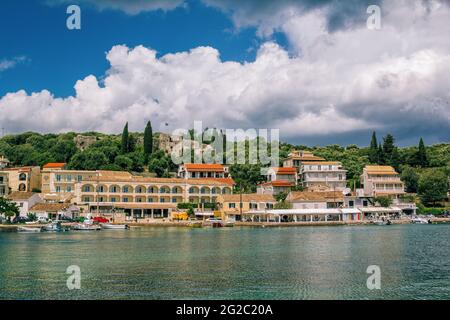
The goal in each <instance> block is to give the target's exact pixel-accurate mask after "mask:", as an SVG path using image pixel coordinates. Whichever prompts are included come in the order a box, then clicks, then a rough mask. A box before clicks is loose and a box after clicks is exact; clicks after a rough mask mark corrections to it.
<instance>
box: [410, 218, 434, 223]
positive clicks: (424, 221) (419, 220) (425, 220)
mask: <svg viewBox="0 0 450 320" xmlns="http://www.w3.org/2000/svg"><path fill="white" fill-rule="evenodd" d="M411 223H414V224H431V220H427V219H424V218H419V217H416V218H412V219H411Z"/></svg>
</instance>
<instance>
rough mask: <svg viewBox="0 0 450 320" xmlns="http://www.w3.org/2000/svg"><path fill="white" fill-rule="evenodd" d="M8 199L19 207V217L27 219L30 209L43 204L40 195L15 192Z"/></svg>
mask: <svg viewBox="0 0 450 320" xmlns="http://www.w3.org/2000/svg"><path fill="white" fill-rule="evenodd" d="M7 199H9V200H11V201H12V202H14V203H15V204H16V205H17V206H18V207H19V212H20V213H19V216H21V217H25V218H26V217H27V216H28V211H29V209H30V208H31V207H32V206H34V205H35V204H37V203H39V202H42V199H41V198H40V197H39V194H38V193H34V192H22V191H14V192H12V193H10V194H9V195H8V196H7Z"/></svg>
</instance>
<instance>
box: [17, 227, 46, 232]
mask: <svg viewBox="0 0 450 320" xmlns="http://www.w3.org/2000/svg"><path fill="white" fill-rule="evenodd" d="M17 231H18V232H28V233H36V232H41V228H31V227H17Z"/></svg>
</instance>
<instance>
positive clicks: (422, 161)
mask: <svg viewBox="0 0 450 320" xmlns="http://www.w3.org/2000/svg"><path fill="white" fill-rule="evenodd" d="M416 161H417V164H418V165H419V166H421V167H426V166H428V158H427V150H426V149H425V144H424V143H423V139H422V138H420V141H419V149H418V150H417V153H416Z"/></svg>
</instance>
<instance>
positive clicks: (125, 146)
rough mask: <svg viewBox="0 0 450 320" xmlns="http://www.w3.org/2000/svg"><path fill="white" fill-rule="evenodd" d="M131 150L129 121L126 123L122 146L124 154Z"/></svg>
mask: <svg viewBox="0 0 450 320" xmlns="http://www.w3.org/2000/svg"><path fill="white" fill-rule="evenodd" d="M129 150H130V137H129V134H128V122H127V123H126V124H125V127H124V128H123V132H122V147H121V151H122V153H123V154H125V153H128V151H129Z"/></svg>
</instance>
